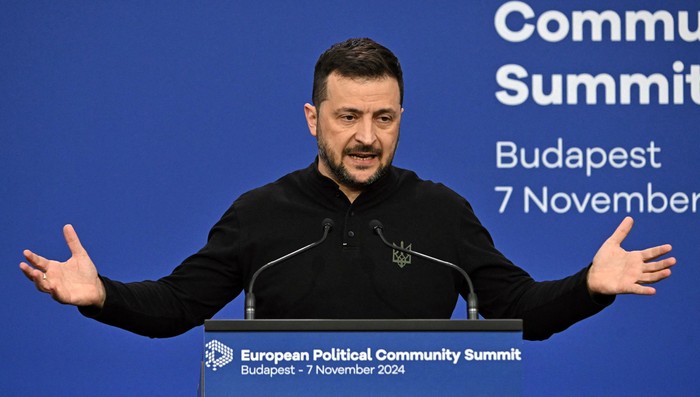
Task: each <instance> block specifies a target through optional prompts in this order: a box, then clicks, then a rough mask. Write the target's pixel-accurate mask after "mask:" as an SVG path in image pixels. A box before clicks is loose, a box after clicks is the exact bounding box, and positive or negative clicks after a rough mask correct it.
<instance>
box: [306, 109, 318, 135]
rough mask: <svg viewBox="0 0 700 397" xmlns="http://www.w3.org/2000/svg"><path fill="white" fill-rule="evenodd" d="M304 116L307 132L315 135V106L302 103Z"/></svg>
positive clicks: (316, 118) (316, 114)
mask: <svg viewBox="0 0 700 397" xmlns="http://www.w3.org/2000/svg"><path fill="white" fill-rule="evenodd" d="M304 116H305V117H306V125H307V126H308V127H309V132H310V133H311V135H313V136H316V124H317V123H318V111H317V109H316V106H314V105H312V104H310V103H306V104H304Z"/></svg>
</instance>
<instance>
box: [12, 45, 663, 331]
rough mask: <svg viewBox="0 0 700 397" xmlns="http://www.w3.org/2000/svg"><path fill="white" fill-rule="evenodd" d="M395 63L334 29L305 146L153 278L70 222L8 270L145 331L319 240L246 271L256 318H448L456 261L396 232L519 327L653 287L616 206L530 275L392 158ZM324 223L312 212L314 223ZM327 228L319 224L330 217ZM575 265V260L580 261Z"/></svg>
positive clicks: (647, 262)
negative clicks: (98, 249) (53, 242)
mask: <svg viewBox="0 0 700 397" xmlns="http://www.w3.org/2000/svg"><path fill="white" fill-rule="evenodd" d="M403 94H404V87H403V76H402V71H401V66H400V64H399V61H398V59H397V58H396V57H395V56H394V54H393V53H392V52H391V51H390V50H388V49H387V48H385V47H383V46H382V45H380V44H378V43H376V42H374V41H372V40H370V39H350V40H347V41H344V42H342V43H338V44H335V45H333V46H332V47H331V48H329V49H328V50H327V51H326V52H324V53H323V54H322V55H321V57H320V58H319V60H318V62H317V64H316V67H315V71H314V82H313V95H312V103H311V104H305V105H304V113H305V117H306V121H307V124H308V128H309V131H310V133H311V135H313V136H314V137H316V141H317V144H318V156H317V157H316V159H315V160H314V161H313V163H311V165H309V166H308V167H307V168H305V169H301V170H298V171H295V172H292V173H290V174H288V175H285V176H283V177H282V178H280V179H278V180H277V181H275V182H273V183H270V184H267V185H265V186H263V187H261V188H258V189H254V190H252V191H250V192H247V193H245V194H243V195H242V196H241V197H239V198H238V199H237V200H236V201H235V202H234V203H233V205H232V206H231V207H230V208H229V209H228V211H227V212H226V213H225V214H224V215H223V217H222V218H221V220H220V221H219V222H218V223H217V224H216V225H214V227H213V228H212V229H211V232H210V233H209V238H208V241H207V243H206V245H205V246H204V247H203V248H202V249H201V250H200V251H199V252H197V253H195V254H194V255H192V256H190V257H189V258H187V259H185V260H184V261H183V262H182V264H180V265H179V266H177V267H176V268H175V269H174V270H173V272H172V273H171V274H170V275H168V276H165V277H163V278H161V279H159V280H157V281H144V282H136V283H121V282H118V281H114V280H110V279H108V278H107V277H105V276H103V275H100V274H99V273H98V271H97V269H96V267H95V265H94V264H93V262H92V260H91V259H90V257H89V255H88V253H87V252H86V251H85V249H84V248H83V247H82V245H81V243H80V240H79V239H78V235H77V234H76V232H75V230H74V229H73V227H72V226H70V225H67V226H65V228H64V231H63V232H64V236H65V239H66V242H67V244H68V246H69V248H70V250H71V253H72V255H71V257H70V258H69V259H68V260H67V261H66V262H58V261H54V260H49V259H46V258H43V257H41V256H39V255H38V254H35V253H33V252H31V251H29V250H26V251H24V256H25V257H26V259H27V263H24V262H23V263H21V264H20V268H21V270H22V271H23V272H24V274H25V275H26V276H27V277H28V278H29V279H30V280H31V281H32V282H33V283H34V284H35V285H36V287H37V288H38V289H39V290H40V291H43V292H46V293H49V294H50V295H51V296H52V297H53V298H54V299H55V300H57V301H59V302H61V303H65V304H71V305H76V306H78V307H79V309H80V311H81V313H83V314H84V315H86V316H89V317H92V318H95V319H96V320H98V321H101V322H103V323H106V324H110V325H114V326H117V327H121V328H124V329H126V330H129V331H132V332H135V333H138V334H141V335H147V336H150V337H169V336H174V335H178V334H180V333H183V332H185V331H187V330H189V329H190V328H192V327H194V326H197V325H200V324H202V323H203V322H204V320H206V319H209V318H211V317H212V316H213V315H214V314H215V313H216V312H217V311H218V310H220V309H221V308H222V307H223V306H225V305H226V304H227V303H228V302H230V301H231V300H232V299H234V298H235V297H236V296H238V295H239V294H240V293H241V292H242V291H243V290H244V289H247V287H248V285H249V282H250V280H251V277H252V276H253V274H254V273H255V272H256V271H257V270H258V269H260V268H261V267H262V266H264V265H265V264H266V263H269V262H270V261H273V260H275V259H277V258H280V257H283V256H284V255H285V254H287V253H290V252H294V251H295V250H297V249H299V248H300V247H303V246H305V245H307V244H308V243H309V242H312V241H316V240H318V239H319V238H320V237H321V235H322V234H323V233H327V238H325V239H324V240H323V241H322V242H321V243H319V244H318V245H316V246H314V247H313V248H311V249H308V250H305V251H304V252H301V253H299V254H298V255H295V256H293V257H290V258H289V259H287V260H286V261H285V263H284V264H280V265H278V266H275V267H273V268H269V269H268V270H267V271H265V272H263V273H260V274H259V278H258V279H257V281H256V284H255V295H256V296H257V301H256V304H257V317H258V318H288V319H291V318H294V319H308V318H314V319H358V318H363V319H426V318H430V319H439V318H449V317H450V316H451V314H452V311H453V309H454V307H455V304H456V302H457V299H458V297H459V296H460V295H462V296H464V297H466V296H467V294H468V287H467V282H466V281H465V279H464V278H463V277H462V276H461V275H460V273H459V272H457V271H455V270H454V269H451V268H449V267H447V266H439V265H436V264H435V263H431V262H430V261H428V260H426V259H423V258H421V257H419V256H417V255H411V254H410V253H408V254H406V253H401V254H402V255H398V254H397V252H394V250H392V249H389V248H388V247H387V246H386V245H385V244H384V242H383V241H382V240H381V239H380V238H379V237H378V236H377V235H376V233H375V231H374V230H372V228H370V226H369V225H370V223H371V222H373V221H381V225H382V232H383V235H384V236H386V238H387V239H388V240H389V241H392V242H396V243H397V245H400V246H403V247H404V248H405V247H410V249H411V250H412V251H417V252H422V253H426V254H429V255H431V256H433V257H436V258H439V259H441V260H444V261H447V262H450V263H452V264H456V265H457V266H458V267H459V268H461V269H462V270H464V271H466V273H468V274H469V275H470V277H471V279H472V280H473V285H474V289H475V291H476V294H477V295H478V297H479V312H480V314H481V315H482V316H483V317H486V318H521V319H523V327H524V337H525V338H526V339H533V340H538V339H546V338H548V337H550V336H551V335H552V334H553V333H556V332H559V331H562V330H564V329H566V328H568V327H569V326H571V325H572V324H574V323H575V322H577V321H579V320H582V319H584V318H586V317H589V316H591V315H593V314H595V313H597V312H599V311H600V310H602V309H603V308H604V307H605V306H607V305H609V304H611V303H612V301H613V300H614V297H615V295H617V294H628V293H629V294H642V295H650V294H654V293H655V290H654V289H653V288H652V287H650V286H649V285H648V284H652V283H655V282H657V281H660V280H662V279H664V278H666V277H668V276H669V275H670V274H671V270H670V267H671V266H673V265H674V264H675V262H676V261H675V259H674V258H672V257H669V258H665V259H659V258H660V257H662V256H663V255H665V254H667V253H669V252H670V251H671V246H670V245H660V246H656V247H652V248H647V249H644V250H640V251H626V250H624V249H623V248H622V247H621V244H622V242H623V240H624V239H625V237H626V236H627V234H628V233H629V232H630V230H631V228H632V219H631V218H625V219H624V220H623V221H622V223H621V224H620V226H619V227H618V228H617V230H615V231H614V232H613V234H612V235H611V236H610V238H609V239H608V240H606V241H605V242H604V243H603V245H602V246H601V247H600V249H599V250H598V252H597V253H596V254H595V256H594V258H593V261H592V263H591V264H590V265H589V266H586V267H584V268H583V269H581V270H580V271H578V272H577V273H575V274H573V275H572V276H570V277H567V278H564V279H562V280H557V281H545V282H537V281H535V280H533V279H532V278H531V277H530V276H529V275H528V273H527V272H525V271H524V270H522V269H521V268H519V267H517V266H516V265H514V264H513V263H511V262H510V261H509V260H508V259H507V258H505V257H504V256H503V255H502V254H501V253H500V252H499V251H498V250H497V249H496V248H495V247H494V244H493V241H492V239H491V237H490V235H489V233H488V232H487V231H486V229H485V228H484V227H483V226H482V225H481V224H480V222H479V220H478V219H477V218H476V216H475V215H474V213H473V211H472V208H471V206H470V204H469V203H468V202H467V200H465V199H464V198H462V197H460V196H459V195H458V194H456V193H455V192H453V191H452V190H450V189H449V188H447V187H445V186H444V185H442V184H440V183H435V182H431V181H425V180H422V179H420V178H419V177H418V176H417V175H416V174H415V173H414V172H412V171H409V170H405V169H400V168H397V167H394V166H392V159H393V157H394V153H395V152H396V148H397V145H398V142H399V135H400V125H401V116H402V113H403V108H402V103H403ZM326 219H328V220H330V222H331V223H329V224H327V225H326V226H323V225H324V220H326ZM329 225H332V227H330V226H329ZM580 266H581V265H578V266H577V268H578V267H580Z"/></svg>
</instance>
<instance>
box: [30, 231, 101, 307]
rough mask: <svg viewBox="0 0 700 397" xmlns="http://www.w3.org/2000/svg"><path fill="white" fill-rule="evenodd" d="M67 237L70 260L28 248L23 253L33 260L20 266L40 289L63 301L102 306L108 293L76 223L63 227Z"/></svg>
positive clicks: (64, 235) (80, 304)
mask: <svg viewBox="0 0 700 397" xmlns="http://www.w3.org/2000/svg"><path fill="white" fill-rule="evenodd" d="M63 237H64V238H65V239H66V243H67V244H68V248H69V249H70V252H71V257H70V258H69V259H68V260H67V261H65V262H58V261H54V260H49V259H46V258H44V257H42V256H40V255H37V254H35V253H33V252H31V251H29V250H25V251H24V252H23V254H24V257H25V258H27V262H29V263H25V262H22V263H20V264H19V267H20V269H21V270H22V272H23V273H24V275H25V276H27V278H28V279H29V280H31V281H32V282H33V283H34V285H36V288H37V289H38V290H39V291H41V292H45V293H47V294H50V295H51V297H52V298H53V299H55V300H56V301H58V302H60V303H64V304H69V305H75V306H96V307H99V308H102V306H104V302H105V298H106V292H105V288H104V285H103V284H102V281H101V280H100V278H99V277H98V276H97V268H95V264H94V263H92V260H91V259H90V256H88V253H87V251H85V248H83V246H82V245H81V244H80V239H78V234H77V233H76V232H75V229H73V226H71V225H66V226H64V227H63Z"/></svg>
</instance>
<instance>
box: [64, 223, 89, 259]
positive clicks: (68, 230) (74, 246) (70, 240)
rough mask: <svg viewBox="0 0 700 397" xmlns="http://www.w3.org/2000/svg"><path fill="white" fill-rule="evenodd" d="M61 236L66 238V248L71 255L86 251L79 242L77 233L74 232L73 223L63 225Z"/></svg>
mask: <svg viewBox="0 0 700 397" xmlns="http://www.w3.org/2000/svg"><path fill="white" fill-rule="evenodd" d="M63 238H65V239H66V244H68V248H69V249H70V252H71V254H73V256H75V255H83V254H85V253H86V252H85V248H83V245H82V244H80V239H79V238H78V233H76V232H75V229H74V228H73V225H65V226H63Z"/></svg>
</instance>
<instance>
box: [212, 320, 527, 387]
mask: <svg viewBox="0 0 700 397" xmlns="http://www.w3.org/2000/svg"><path fill="white" fill-rule="evenodd" d="M521 346H522V320H209V321H206V322H205V324H204V356H203V361H202V373H201V382H200V390H199V392H200V396H206V397H220V396H353V397H355V396H440V397H446V396H465V395H469V396H518V395H521V394H522V370H521V363H522V360H523V357H522V353H521Z"/></svg>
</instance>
